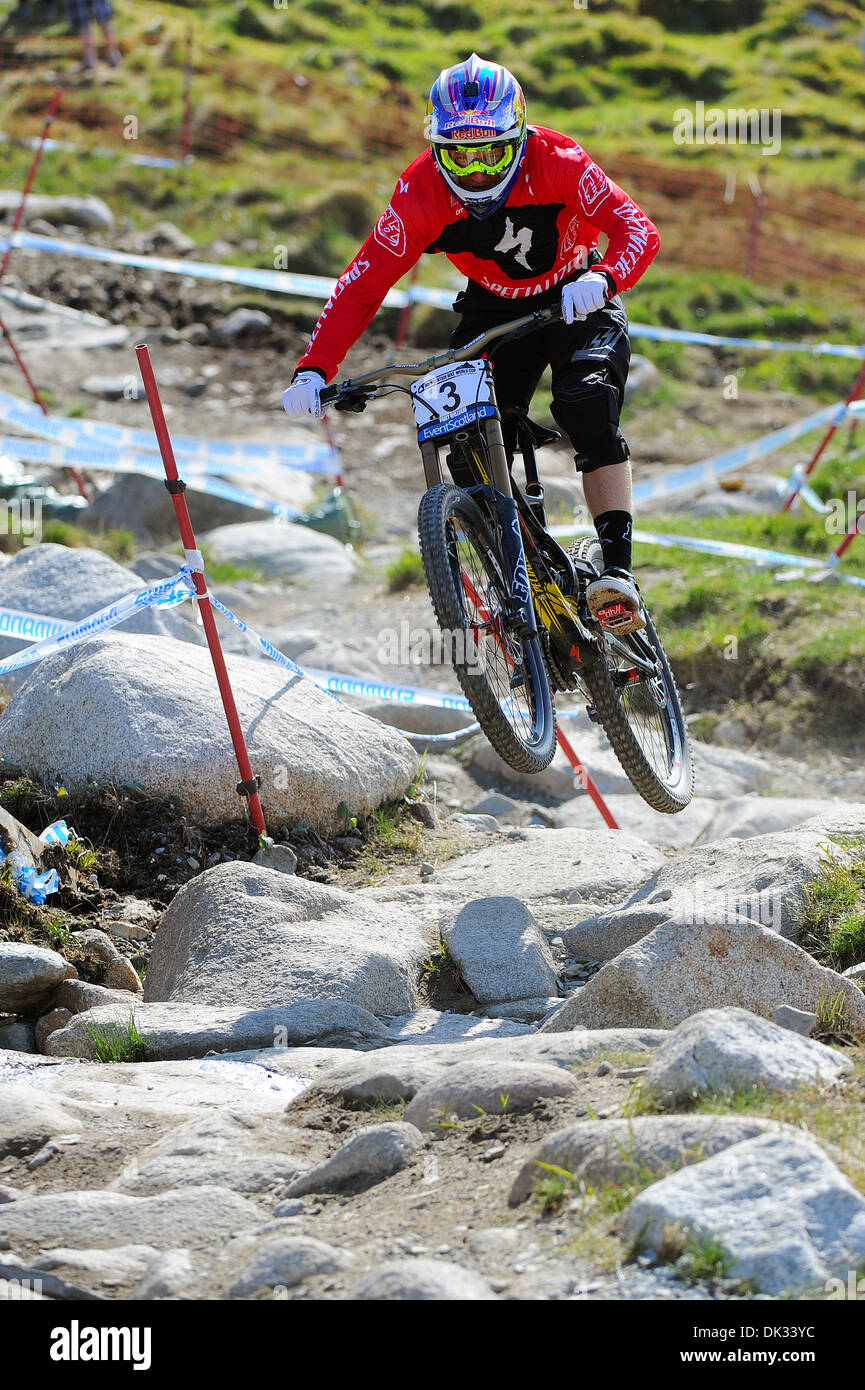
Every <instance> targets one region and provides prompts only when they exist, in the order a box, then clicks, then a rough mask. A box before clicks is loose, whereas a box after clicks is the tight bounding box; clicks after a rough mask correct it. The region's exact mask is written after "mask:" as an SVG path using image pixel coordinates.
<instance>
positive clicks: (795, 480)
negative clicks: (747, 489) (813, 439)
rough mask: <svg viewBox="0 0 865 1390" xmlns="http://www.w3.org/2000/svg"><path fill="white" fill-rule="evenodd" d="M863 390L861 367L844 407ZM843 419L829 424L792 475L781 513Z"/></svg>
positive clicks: (815, 463)
mask: <svg viewBox="0 0 865 1390" xmlns="http://www.w3.org/2000/svg"><path fill="white" fill-rule="evenodd" d="M863 388H865V365H863V367H862V370H861V371H860V373H859V375H858V376H857V378H856V380H855V381H854V383H853V385H852V386H851V388H850V394H849V395H848V396H846V397H845V399H844V404H845V406H847V405H852V403H853V401H858V399H859V397H860V396H861V394H862V390H863ZM844 419H846V415H842V416H841V419H839V420H836V421H835V423H834V424H831V425H830V426H829V428H828V430H827V431H826V433H825V434H824V436H823V438H822V439H821V441H820V443H819V444H818V445H817V448H816V449H815V450H814V452H813V454H812V455H811V458H810V459H809V460H808V463H807V465H806V467H805V468H804V469H802V470H801V471H800V472H799V473H794V474H793V477H792V478H791V479H790V491H789V492H788V493H787V496H786V498H785V499H784V503H783V505H782V507H781V510H782V512H789V510H790V508H791V507H792V505H793V503H794V502H795V501H796V498H797V497H798V496H799V489H800V488H801V486H802V482H803V481H804V479H805V478H809V477H810V476H811V474H812V473H813V472H814V469H815V468H816V467H817V464H818V463H819V462H820V459H821V457H822V455H823V453H824V450H825V449H826V446H827V444H828V443H829V441H830V439H831V438H832V436H833V435H834V433H835V431H836V430H837V428H838V426H839V425H840V424H841V423H842V421H843V420H844ZM853 419H854V421H855V419H856V417H855V415H854V416H853Z"/></svg>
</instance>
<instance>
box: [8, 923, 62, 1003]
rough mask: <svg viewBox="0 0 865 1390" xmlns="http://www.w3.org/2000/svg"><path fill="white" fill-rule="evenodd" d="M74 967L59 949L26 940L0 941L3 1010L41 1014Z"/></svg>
mask: <svg viewBox="0 0 865 1390" xmlns="http://www.w3.org/2000/svg"><path fill="white" fill-rule="evenodd" d="M74 973H75V972H74V969H73V967H72V966H71V965H70V964H69V961H68V960H65V959H64V958H63V956H61V955H58V953H57V952H56V951H49V950H48V949H47V948H46V947H44V946H31V945H30V943H29V942H25V941H0V1013H10V1014H31V1013H38V1012H39V1010H40V1009H43V1008H44V1007H45V1006H46V1004H48V1003H50V1001H51V996H52V995H53V993H54V991H55V989H56V988H57V986H58V985H59V983H60V981H61V980H62V979H64V978H65V977H66V975H72V974H74Z"/></svg>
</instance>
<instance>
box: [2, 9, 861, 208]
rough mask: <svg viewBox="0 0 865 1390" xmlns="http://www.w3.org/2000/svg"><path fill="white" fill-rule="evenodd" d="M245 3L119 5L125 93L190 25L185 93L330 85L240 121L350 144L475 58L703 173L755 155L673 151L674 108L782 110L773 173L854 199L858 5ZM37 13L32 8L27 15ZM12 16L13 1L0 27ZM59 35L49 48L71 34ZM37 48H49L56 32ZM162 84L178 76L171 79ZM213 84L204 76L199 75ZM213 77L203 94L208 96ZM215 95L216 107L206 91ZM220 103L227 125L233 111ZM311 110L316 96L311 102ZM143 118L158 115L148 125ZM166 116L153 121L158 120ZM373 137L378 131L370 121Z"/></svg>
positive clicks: (255, 102)
mask: <svg viewBox="0 0 865 1390" xmlns="http://www.w3.org/2000/svg"><path fill="white" fill-rule="evenodd" d="M583 5H584V7H582V8H580V7H578V4H575V3H574V0H519V3H504V4H499V5H494V6H491V5H488V4H483V3H481V0H283V3H279V0H274V3H272V4H265V3H263V2H262V0H248V3H245V4H241V5H238V4H230V3H219V0H217V3H212V4H207V5H200V4H185V3H171V4H168V3H162V4H160V3H151V0H135V3H132V0H119V3H118V5H117V10H118V16H119V29H120V33H121V36H122V38H123V39H124V41H125V47H126V49H127V51H128V52H129V51H130V50H131V49H133V48H134V52H133V53H131V54H130V59H129V63H128V70H127V76H126V82H125V83H124V80H123V79H122V78H120V79H119V90H121V91H128V92H129V93H130V94H132V93H134V92H135V91H136V87H137V86H138V85H139V84H137V83H136V75H138V74H141V73H145V72H147V71H148V69H149V68H151V67H152V59H153V56H154V52H153V48H154V45H153V43H152V39H153V37H154V32H155V27H156V26H158V25H162V26H163V27H164V31H165V33H166V34H167V35H168V36H173V37H175V38H176V39H177V40H180V39H181V38H182V36H183V32H184V29H185V25H186V23H187V22H191V23H192V25H193V29H194V35H195V41H196V53H195V65H196V85H197V86H199V92H198V95H199V96H201V95H202V92H201V90H200V84H201V83H202V82H204V83H205V85H211V84H213V83H216V84H217V85H218V76H219V65H220V63H222V64H225V63H228V64H231V63H232V62H234V61H237V60H240V59H243V60H247V61H255V62H259V63H265V64H274V65H285V66H286V67H289V68H290V69H291V70H292V71H293V72H297V73H299V74H301V75H306V76H307V77H308V78H309V79H310V80H311V81H312V82H314V81H315V80H316V79H323V78H327V79H328V81H329V82H331V83H333V84H335V85H336V86H337V87H339V88H341V89H342V91H343V94H344V100H342V101H341V102H334V101H333V99H332V97H331V96H329V95H327V94H324V99H323V100H304V102H303V103H302V109H303V112H304V114H305V115H306V116H307V117H308V118H309V119H308V120H305V121H301V122H296V121H295V119H294V118H295V117H296V116H297V115H298V114H299V111H294V112H293V111H292V110H291V109H289V104H288V103H281V104H276V105H274V104H273V103H272V102H271V101H270V99H269V93H268V90H267V84H266V83H264V84H263V85H262V86H261V88H260V89H259V90H258V91H249V92H247V93H246V99H245V100H244V101H243V102H242V103H241V105H242V109H243V112H244V114H245V115H246V116H247V117H249V116H250V115H252V116H254V117H255V119H256V120H257V123H258V124H259V128H261V129H268V128H272V129H277V128H281V129H283V130H289V129H291V128H292V127H295V128H297V127H300V128H304V127H305V128H306V129H307V131H308V134H309V135H310V136H311V137H312V138H314V139H316V140H319V139H321V138H322V137H323V138H324V139H329V140H332V141H334V142H345V143H346V144H348V145H352V144H354V143H356V142H357V139H358V128H359V126H360V127H365V126H366V125H367V123H368V122H370V121H374V120H375V113H376V106H375V104H374V103H373V102H372V100H371V99H372V98H374V97H375V96H376V95H377V94H380V93H381V92H382V91H383V90H385V89H386V88H387V87H388V86H390V85H392V84H394V83H396V84H398V85H399V86H400V88H402V89H404V92H405V94H406V97H407V99H408V102H409V103H414V115H415V116H416V118H417V122H418V127H419V125H420V119H421V116H422V106H423V99H424V97H425V95H426V92H427V91H428V89H429V85H430V81H431V78H432V76H433V75H434V74H435V71H436V70H437V69H438V68H440V67H443V66H446V65H447V64H449V63H452V62H455V61H458V60H459V59H460V58H462V57H464V56H466V54H467V52H468V51H469V50H470V49H472V48H474V49H476V50H477V51H478V52H480V53H481V54H484V55H486V56H490V57H493V58H495V59H496V60H498V61H500V62H503V63H505V64H507V65H509V66H510V67H512V68H513V69H514V71H515V72H517V73H518V75H519V77H520V80H521V81H522V83H523V85H524V87H525V90H526V94H527V96H528V98H529V100H530V102H531V114H532V116H533V117H534V118H535V119H538V120H541V121H547V122H551V123H553V124H556V125H562V126H563V127H564V128H565V129H567V130H571V131H573V132H574V134H577V135H578V136H579V138H580V139H582V140H584V141H585V142H586V143H587V144H592V143H594V144H597V145H598V146H599V147H600V146H603V147H605V148H609V149H612V150H617V151H629V152H632V153H639V154H645V155H649V156H650V157H652V158H655V159H661V160H665V159H673V158H677V159H678V158H682V157H686V158H688V157H697V158H699V159H700V160H703V161H708V162H710V163H711V162H715V163H719V164H723V165H725V166H726V165H728V164H729V162H730V160H731V158H735V159H736V160H737V161H738V163H739V164H740V166H745V165H747V163H748V162H749V160H750V162H751V164H752V165H753V164H755V163H756V162H758V161H759V151H758V150H757V149H756V148H755V149H749V148H738V149H735V150H731V149H730V148H729V147H720V148H717V147H716V148H712V147H708V146H707V147H703V148H701V149H692V148H688V147H681V146H677V145H675V144H674V142H673V139H672V129H673V126H674V123H675V119H674V112H675V110H676V109H677V108H680V107H682V106H687V105H693V103H695V102H696V101H703V102H704V103H705V104H706V105H707V106H711V105H713V104H715V105H720V106H722V107H725V108H726V107H731V108H751V107H759V108H763V107H765V108H769V109H775V108H777V109H779V110H780V111H781V112H782V122H783V145H782V149H781V151H780V153H779V154H778V155H776V156H774V157H772V171H773V175H776V176H778V177H781V178H783V179H784V180H785V181H788V180H793V181H801V182H807V183H812V182H815V181H816V182H821V183H825V184H829V185H832V184H834V185H835V186H836V187H838V188H839V189H845V188H849V187H851V185H852V186H855V185H858V186H859V188H860V190H862V191H865V154H863V150H862V137H863V134H865V68H863V53H862V49H861V47H860V40H861V33H862V27H863V21H865V12H863V7H862V5H861V4H856V3H851V0H819V3H807V0H583ZM31 8H35V9H36V10H39V9H40V8H41V7H40V6H39V5H35V6H31ZM14 10H15V6H14V5H12V4H11V3H10V2H9V0H6V2H5V3H4V4H2V5H0V16H3V15H5V16H9V15H10V14H12V13H13V12H14ZM64 29H65V26H64V25H62V24H60V25H57V26H55V27H54V29H53V32H56V33H61V32H64ZM45 32H49V33H50V32H52V30H51V29H50V28H49V29H48V30H47V31H45ZM161 56H162V61H161V62H160V65H159V66H160V71H159V75H158V82H157V83H156V84H155V86H154V88H153V90H152V92H151V94H150V95H151V98H152V100H153V101H154V104H158V105H160V106H163V105H165V106H170V104H171V102H172V100H174V99H176V98H179V93H180V88H181V86H182V71H181V67H180V64H179V63H176V64H174V65H172V63H171V61H168V62H166V61H164V59H165V55H164V54H162V55H161ZM172 68H173V70H172ZM207 69H209V72H208V71H206V70H207ZM205 79H206V81H205ZM210 95H211V97H215V96H216V92H215V91H213V90H211V93H210ZM225 95H226V94H225V93H222V94H221V95H220V98H219V99H220V109H222V110H226V111H231V110H233V109H234V106H235V103H234V102H233V101H232V100H231V99H230V97H229V98H228V99H227V100H225V99H224V98H225ZM310 96H314V93H312V94H310ZM151 114H153V113H151ZM161 114H163V113H161ZM378 124H379V126H380V128H382V129H385V128H386V127H387V126H388V125H389V124H390V121H389V118H388V108H381V107H378Z"/></svg>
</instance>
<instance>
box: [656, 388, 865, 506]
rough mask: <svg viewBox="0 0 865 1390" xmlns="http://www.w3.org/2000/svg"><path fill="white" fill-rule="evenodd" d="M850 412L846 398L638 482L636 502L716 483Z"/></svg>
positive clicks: (838, 420) (840, 419)
mask: <svg viewBox="0 0 865 1390" xmlns="http://www.w3.org/2000/svg"><path fill="white" fill-rule="evenodd" d="M846 413H847V407H846V406H845V405H844V403H843V401H842V402H841V403H839V404H837V405H827V406H824V407H823V409H822V410H817V411H815V412H814V414H813V415H806V416H805V418H804V419H803V420H796V421H794V423H793V424H792V425H785V426H784V428H783V429H780V430H773V431H772V432H771V434H764V435H761V436H760V438H759V439H752V440H751V442H750V443H749V444H739V445H737V446H736V448H735V449H728V450H727V451H726V452H725V453H723V454H715V455H713V456H712V457H711V458H707V459H700V460H699V462H697V463H692V464H689V465H688V466H687V467H685V468H679V469H677V470H676V472H675V473H670V474H660V475H659V476H658V477H656V478H650V479H647V480H646V481H645V482H642V483H636V484H635V485H634V494H633V495H634V501H635V502H647V501H652V500H654V499H655V498H657V497H668V496H669V495H670V493H673V492H679V491H681V490H682V489H684V488H693V487H699V485H700V484H701V483H709V482H714V480H715V479H716V478H721V477H723V476H724V474H725V473H732V472H733V470H734V469H736V468H742V467H743V466H744V465H746V464H749V463H753V462H754V461H755V460H756V459H760V458H765V457H766V455H767V454H771V453H773V452H774V451H775V450H776V449H780V448H783V446H784V445H785V444H790V443H792V442H793V440H794V439H799V438H800V437H801V436H802V435H803V434H810V432H811V431H812V430H816V429H820V427H821V426H823V425H828V424H838V423H840V422H841V421H842V420H843V419H844V417H845V415H846Z"/></svg>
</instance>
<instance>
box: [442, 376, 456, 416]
mask: <svg viewBox="0 0 865 1390" xmlns="http://www.w3.org/2000/svg"><path fill="white" fill-rule="evenodd" d="M441 389H442V391H450V398H449V399H448V400H446V401H444V402H443V403H442V410H459V408H460V394H459V391H458V390H457V388H456V386H455V385H454V383H453V382H452V381H445V382H443V383H442V387H441Z"/></svg>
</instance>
